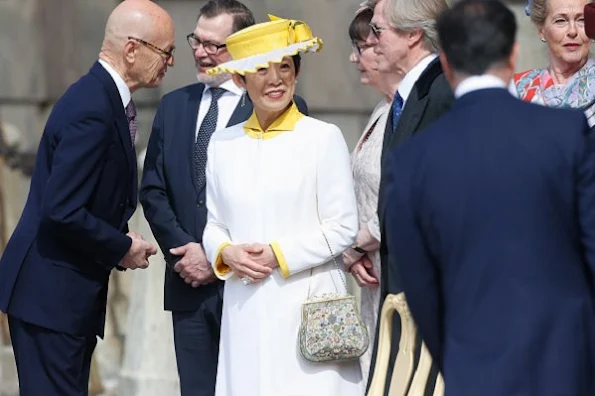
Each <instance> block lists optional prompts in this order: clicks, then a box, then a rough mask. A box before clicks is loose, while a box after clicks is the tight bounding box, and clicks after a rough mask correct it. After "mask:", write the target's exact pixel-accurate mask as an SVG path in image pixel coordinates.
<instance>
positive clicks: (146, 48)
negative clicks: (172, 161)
mask: <svg viewBox="0 0 595 396" xmlns="http://www.w3.org/2000/svg"><path fill="white" fill-rule="evenodd" d="M145 43H146V44H145ZM149 43H150V45H149ZM173 44H174V24H173V21H172V19H171V17H170V16H169V14H168V13H167V12H166V11H165V10H163V9H162V8H161V7H159V6H158V5H157V4H156V3H154V2H152V1H149V0H135V1H124V2H121V3H120V4H119V5H118V6H117V7H116V8H115V9H114V10H113V11H112V13H111V14H110V16H109V18H108V20H107V24H106V28H105V36H104V40H103V44H102V47H101V51H100V53H99V60H98V61H97V62H96V63H95V64H94V65H93V66H92V67H91V69H90V70H89V72H88V74H86V75H84V76H82V77H81V78H80V79H79V80H78V81H77V82H75V83H74V84H73V85H71V86H70V87H69V88H68V89H67V90H66V92H65V93H64V95H63V96H62V97H61V98H60V99H59V100H58V101H57V102H56V104H55V105H54V107H53V109H52V112H51V114H50V116H49V118H48V120H47V123H46V125H45V129H44V131H43V135H42V136H41V141H40V144H39V150H38V152H37V160H36V164H35V169H34V171H33V175H32V179H31V187H30V192H29V196H28V198H27V203H26V204H25V208H24V209H23V213H22V215H21V218H20V220H19V223H18V225H17V227H16V229H15V231H14V233H13V234H12V237H11V239H10V241H9V242H8V244H7V246H6V249H5V250H4V254H3V256H2V259H1V260H0V310H1V311H3V312H6V313H7V314H8V319H9V325H10V335H11V339H12V346H13V350H14V355H15V360H16V364H17V369H18V374H19V394H20V395H21V396H38V395H44V396H79V395H87V394H88V384H89V375H90V366H91V357H92V354H93V351H94V349H95V345H96V343H97V336H99V337H103V331H104V326H105V314H106V300H107V294H108V284H109V277H110V274H111V272H112V271H113V270H114V269H120V270H122V269H137V268H146V267H147V266H148V265H149V264H148V258H149V257H150V256H151V255H154V254H156V253H157V247H156V246H153V245H152V244H150V243H148V242H146V241H145V240H143V238H142V236H140V235H138V234H136V233H134V232H129V230H128V225H127V223H128V220H129V219H130V217H131V216H132V214H133V213H134V211H135V210H136V202H137V169H136V158H135V151H134V142H135V136H136V132H137V120H136V109H135V106H134V103H133V101H132V95H133V93H134V92H136V91H137V90H138V89H140V88H143V87H156V86H157V85H159V83H160V82H161V80H162V78H163V75H164V74H165V71H166V70H167V67H168V66H173V58H172V57H171V56H168V57H167V58H166V57H164V54H162V53H161V52H160V51H156V50H155V49H160V50H161V49H162V50H163V53H169V54H171V52H172V51H173ZM153 47H154V48H153Z"/></svg>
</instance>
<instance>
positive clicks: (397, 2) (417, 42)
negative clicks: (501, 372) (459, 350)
mask: <svg viewBox="0 0 595 396" xmlns="http://www.w3.org/2000/svg"><path fill="white" fill-rule="evenodd" d="M446 9H448V4H447V2H446V1H445V0H415V1H411V0H380V1H379V2H378V3H377V4H376V6H375V8H374V16H373V17H372V21H371V23H370V29H371V31H370V35H369V37H368V40H367V42H366V43H367V44H369V45H372V46H374V52H375V53H376V54H377V55H378V57H377V59H378V70H380V71H381V72H384V73H395V74H400V75H401V76H403V77H402V80H401V82H400V83H399V87H398V88H397V91H396V92H395V94H394V96H393V101H392V104H391V110H390V113H389V115H388V120H387V123H386V129H385V134H384V142H383V149H382V159H383V160H384V158H385V157H386V154H387V152H388V151H391V150H393V149H395V148H396V147H399V146H400V145H402V144H405V143H406V142H407V141H408V140H409V139H410V138H411V137H412V136H414V135H415V134H417V133H419V132H420V131H422V130H423V129H424V128H425V127H427V126H428V125H430V124H431V123H432V122H434V121H435V120H437V119H438V118H439V117H440V116H442V115H443V114H444V113H445V112H446V111H448V110H449V109H450V107H451V106H452V104H453V103H454V95H453V93H452V89H451V88H450V86H449V84H448V82H447V81H446V78H445V77H444V73H443V71H442V66H441V64H440V61H439V59H438V50H439V44H438V34H437V31H436V19H437V18H438V16H439V15H440V14H441V13H442V12H443V11H445V10H446ZM401 171H402V172H410V171H413V170H412V169H402V170H401ZM385 174H386V164H385V163H384V161H383V162H382V169H381V179H380V190H379V197H378V218H379V221H380V229H381V243H380V260H381V266H380V268H381V274H380V290H381V294H380V296H381V301H384V298H385V297H386V295H387V294H388V293H394V294H396V293H399V292H401V291H403V285H402V281H401V279H400V277H399V275H398V271H397V269H396V265H397V264H396V261H397V260H399V258H398V257H393V256H391V255H389V252H390V246H387V244H386V240H387V237H386V225H385V223H384V212H385V207H386V205H390V203H389V202H387V201H386V200H385V199H384V190H385V185H386V176H385ZM381 305H382V304H381ZM395 320H398V317H397V318H396V319H395ZM399 337H400V325H399V324H398V323H395V325H394V326H393V340H398V339H399ZM395 344H398V342H397V341H395V342H393V345H395ZM397 349H398V348H397V347H395V348H393V350H392V353H391V362H390V365H389V372H392V365H393V363H394V356H395V355H396V351H397ZM371 371H372V370H371ZM371 377H372V376H370V378H371ZM389 377H390V376H389ZM434 377H435V375H434ZM430 388H431V387H428V388H427V389H430Z"/></svg>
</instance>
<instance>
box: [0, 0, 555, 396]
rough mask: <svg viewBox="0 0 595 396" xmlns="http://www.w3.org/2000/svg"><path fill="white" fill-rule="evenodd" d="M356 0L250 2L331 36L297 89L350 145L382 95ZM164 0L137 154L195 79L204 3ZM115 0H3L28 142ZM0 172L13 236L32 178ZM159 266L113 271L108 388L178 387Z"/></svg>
mask: <svg viewBox="0 0 595 396" xmlns="http://www.w3.org/2000/svg"><path fill="white" fill-rule="evenodd" d="M359 2H360V0H301V1H293V0H246V4H247V5H248V6H249V7H250V8H252V9H253V10H254V12H255V15H256V18H257V21H265V20H266V13H267V12H268V13H271V14H273V15H277V16H280V17H289V18H294V19H302V20H305V21H307V22H308V23H309V24H310V26H311V27H312V30H313V32H314V33H315V34H316V35H318V36H320V37H321V38H322V39H323V40H324V49H323V51H322V52H321V53H320V54H316V55H307V56H305V57H304V63H303V70H302V74H301V76H300V78H299V82H298V87H297V93H298V94H299V95H301V96H303V97H304V98H305V99H306V100H307V102H308V105H309V107H310V111H311V114H312V115H313V116H315V117H318V118H321V119H323V120H326V121H329V122H333V123H335V124H337V125H338V126H339V127H340V128H341V129H342V131H343V133H344V135H345V138H346V140H347V142H348V144H349V146H350V147H353V145H354V144H355V142H356V141H357V138H358V137H359V134H360V133H361V130H362V129H363V127H364V126H365V124H366V121H367V118H368V116H369V114H370V112H371V110H372V109H373V108H374V106H375V104H376V103H377V101H378V100H379V99H380V95H379V94H378V93H376V92H374V90H373V89H371V88H367V87H362V86H360V84H359V80H358V74H357V71H356V70H355V67H354V66H353V65H352V64H350V63H349V60H348V58H349V54H350V51H351V46H350V43H349V40H348V36H347V27H348V24H349V22H350V21H351V18H352V17H353V12H354V10H355V9H356V8H357V4H358V3H359ZM159 3H160V4H161V5H162V6H163V7H164V8H166V9H167V10H168V11H169V12H170V13H171V14H172V16H173V18H174V20H175V23H176V44H177V51H176V58H175V60H176V66H175V67H174V68H173V69H171V70H170V71H169V72H168V74H167V76H166V77H165V79H164V81H163V84H162V86H161V87H160V88H157V89H152V90H141V91H139V92H138V93H135V102H136V103H137V107H138V109H139V123H140V134H139V137H138V144H137V149H138V150H139V152H140V151H142V150H143V149H144V147H145V146H146V142H147V140H148V136H149V133H150V126H151V122H152V118H153V115H154V111H155V108H156V105H157V103H158V101H159V99H160V97H161V96H162V95H163V94H165V93H167V92H169V91H171V90H173V89H175V88H178V87H181V86H184V85H187V84H190V83H193V82H194V81H195V71H194V64H193V60H192V54H191V51H190V49H189V48H188V45H187V43H186V41H185V36H186V34H187V33H189V32H191V31H192V30H193V29H194V26H195V22H196V15H197V13H198V9H199V8H200V7H201V5H202V4H203V3H204V1H197V0H162V1H159ZM510 3H511V6H512V8H513V9H514V10H515V13H516V15H517V16H518V20H519V22H520V32H519V41H520V44H521V56H520V59H519V70H520V69H526V68H529V67H534V66H537V65H545V63H546V57H545V55H546V52H545V46H544V44H543V43H541V42H540V41H539V40H538V38H537V35H536V33H535V29H534V28H533V27H532V26H531V25H530V22H529V20H528V18H527V17H526V16H525V15H524V13H523V7H524V2H522V3H521V2H510ZM115 4H117V1H115V0H102V1H97V0H0V119H1V120H2V121H3V122H4V123H8V124H10V125H12V126H13V127H14V130H16V131H17V132H18V134H19V135H20V136H21V138H22V142H23V143H22V148H23V149H29V150H35V149H36V147H37V144H38V141H39V137H40V136H41V133H42V131H43V126H44V123H45V121H46V119H47V116H48V114H49V111H50V110H51V107H52V105H53V103H55V100H56V99H57V98H58V97H59V96H60V95H61V94H62V92H63V91H64V90H65V89H66V88H67V86H68V85H69V84H71V83H72V82H73V81H75V80H76V79H77V78H78V77H79V76H80V75H82V74H83V73H85V72H86V71H87V70H88V68H89V67H90V65H91V64H92V63H93V62H94V61H95V59H96V56H97V53H98V50H99V47H100V44H101V40H102V36H103V29H104V25H105V22H106V20H107V17H108V15H109V13H110V12H111V9H112V8H113V7H114V5H115ZM496 111H497V109H496ZM0 172H1V174H2V177H0V180H2V188H3V190H4V194H5V197H4V198H5V213H3V214H4V215H5V223H6V224H7V229H8V230H7V232H8V233H9V234H10V232H11V230H12V229H13V228H14V226H15V224H16V222H17V221H18V217H19V215H20V212H21V210H22V207H23V205H24V202H25V198H26V195H27V193H28V186H29V182H28V179H27V178H26V177H24V176H23V175H22V174H20V173H19V172H15V171H11V170H8V169H2V168H0ZM0 215H2V214H0ZM131 224H132V227H131V228H132V229H136V230H140V231H142V232H144V233H145V234H146V235H147V237H148V238H150V235H149V234H150V232H149V230H148V226H147V224H146V222H145V221H144V219H143V217H142V212H141V211H140V210H139V211H137V213H136V214H135V216H134V218H133V220H132V221H131ZM162 266H163V263H162V258H161V257H160V256H158V257H156V258H154V259H152V260H151V268H150V269H149V270H147V271H134V272H132V271H127V272H126V273H117V274H116V275H115V276H113V277H112V280H111V284H110V288H111V289H110V309H109V311H108V324H107V328H106V339H105V340H104V341H101V342H100V343H99V344H98V347H97V352H96V356H95V358H96V361H97V364H98V366H99V374H100V376H101V378H102V380H103V382H104V385H105V388H106V390H107V392H108V393H111V394H116V393H118V394H121V395H126V396H132V395H143V396H150V395H159V396H168V395H175V394H177V392H178V390H177V389H178V388H177V377H176V371H175V358H174V356H173V345H172V335H171V318H170V316H169V315H168V314H167V313H164V312H163V311H162V297H163V290H162V282H163V267H162ZM0 348H3V349H0V396H7V395H12V394H14V392H15V390H14V385H15V378H14V375H15V372H14V367H13V366H12V364H13V362H12V361H11V359H10V355H9V353H10V350H9V349H6V348H9V347H7V346H0ZM118 382H119V385H118ZM11 383H12V386H11V385H10V384H11ZM118 386H119V388H118Z"/></svg>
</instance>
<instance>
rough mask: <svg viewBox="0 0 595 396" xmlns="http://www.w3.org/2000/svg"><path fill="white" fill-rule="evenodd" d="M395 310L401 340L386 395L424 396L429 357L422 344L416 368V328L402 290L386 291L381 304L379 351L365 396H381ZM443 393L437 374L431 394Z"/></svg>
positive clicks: (441, 379) (429, 365) (439, 394)
mask: <svg viewBox="0 0 595 396" xmlns="http://www.w3.org/2000/svg"><path fill="white" fill-rule="evenodd" d="M395 311H396V312H398V313H399V316H400V318H401V339H400V340H399V351H398V353H397V358H396V360H395V366H394V368H393V372H392V375H391V380H390V386H389V392H388V395H389V396H423V395H424V392H425V389H426V387H427V383H428V379H429V377H430V370H431V368H432V356H431V355H430V352H429V351H428V349H427V348H426V345H425V344H424V343H422V345H421V354H420V358H419V362H418V365H417V367H415V340H416V338H417V337H416V336H417V327H416V326H415V322H414V321H413V318H412V316H411V311H409V307H408V305H407V300H406V299H405V293H399V294H396V295H395V294H389V295H388V296H387V297H386V299H385V300H384V304H383V305H382V312H381V313H380V324H379V326H380V329H379V332H378V353H377V355H376V364H375V366H374V367H375V368H374V376H373V377H372V382H371V384H370V389H369V390H368V394H367V396H384V394H385V389H384V388H385V384H386V376H387V375H388V363H389V358H390V350H391V343H392V340H391V336H392V330H393V329H392V327H393V315H394V313H395ZM443 395H444V380H443V378H442V375H440V374H439V375H438V378H437V380H436V385H435V386H434V392H433V396H443Z"/></svg>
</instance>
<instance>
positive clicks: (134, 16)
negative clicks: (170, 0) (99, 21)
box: [103, 0, 174, 51]
mask: <svg viewBox="0 0 595 396" xmlns="http://www.w3.org/2000/svg"><path fill="white" fill-rule="evenodd" d="M173 30H174V24H173V21H172V19H171V17H170V16H169V14H168V13H167V11H165V10H164V9H163V8H161V7H160V6H158V5H157V4H155V3H154V2H152V1H149V0H126V1H123V2H122V3H120V5H118V6H117V7H116V8H115V9H114V10H113V11H112V13H111V15H110V16H109V18H108V20H107V24H106V26H105V36H104V40H103V47H104V48H105V49H107V50H109V51H118V50H120V49H121V48H122V46H123V45H124V43H125V42H126V40H127V39H128V37H137V38H140V39H143V40H146V41H150V42H151V41H154V40H157V39H159V37H160V36H162V35H164V34H165V35H167V34H168V33H169V32H171V33H173Z"/></svg>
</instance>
